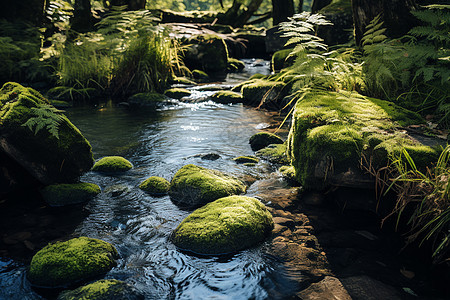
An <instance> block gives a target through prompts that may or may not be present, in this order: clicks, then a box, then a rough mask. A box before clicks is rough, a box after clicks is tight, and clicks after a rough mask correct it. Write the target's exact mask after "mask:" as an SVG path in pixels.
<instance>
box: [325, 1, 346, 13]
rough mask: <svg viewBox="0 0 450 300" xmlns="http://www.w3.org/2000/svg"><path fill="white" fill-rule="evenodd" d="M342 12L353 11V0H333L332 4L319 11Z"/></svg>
mask: <svg viewBox="0 0 450 300" xmlns="http://www.w3.org/2000/svg"><path fill="white" fill-rule="evenodd" d="M341 12H348V13H349V14H351V12H352V1H351V0H333V1H331V3H330V4H328V5H327V6H325V7H324V8H322V9H321V10H320V11H319V13H321V14H336V13H341Z"/></svg>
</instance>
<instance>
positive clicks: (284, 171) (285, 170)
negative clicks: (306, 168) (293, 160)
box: [278, 166, 297, 182]
mask: <svg viewBox="0 0 450 300" xmlns="http://www.w3.org/2000/svg"><path fill="white" fill-rule="evenodd" d="M278 171H279V172H280V173H281V175H283V177H284V178H286V179H287V180H289V181H293V182H297V179H296V178H295V169H294V167H293V166H281V167H280V168H279V169H278Z"/></svg>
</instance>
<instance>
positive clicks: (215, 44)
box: [184, 34, 228, 73]
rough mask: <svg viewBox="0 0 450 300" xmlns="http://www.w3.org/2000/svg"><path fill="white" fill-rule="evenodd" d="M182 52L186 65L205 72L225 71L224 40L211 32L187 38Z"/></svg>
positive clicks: (226, 51)
mask: <svg viewBox="0 0 450 300" xmlns="http://www.w3.org/2000/svg"><path fill="white" fill-rule="evenodd" d="M186 44H187V45H189V46H188V47H187V49H186V51H185V54H184V62H185V64H186V66H187V67H188V68H189V69H191V70H193V69H199V70H203V71H205V72H206V73H225V72H226V71H227V65H228V50H227V45H226V44H225V42H224V40H223V39H222V38H221V37H219V36H217V35H213V34H203V35H197V36H193V37H191V38H189V39H188V40H187V42H186Z"/></svg>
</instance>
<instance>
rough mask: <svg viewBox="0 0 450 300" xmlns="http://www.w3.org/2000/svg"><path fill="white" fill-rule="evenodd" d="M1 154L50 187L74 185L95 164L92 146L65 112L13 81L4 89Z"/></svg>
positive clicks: (0, 108)
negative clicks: (61, 184)
mask: <svg viewBox="0 0 450 300" xmlns="http://www.w3.org/2000/svg"><path fill="white" fill-rule="evenodd" d="M0 151H3V152H4V153H6V154H7V155H8V157H9V158H11V159H12V160H14V161H15V162H16V163H18V164H19V165H21V166H22V167H23V168H24V169H26V170H27V172H29V173H30V174H31V175H32V176H33V177H34V178H36V179H37V180H39V181H40V182H41V183H43V184H46V185H48V184H54V183H61V182H74V181H76V180H77V179H78V177H79V176H80V175H82V174H83V173H84V172H87V171H89V170H90V168H91V167H92V165H93V163H94V158H93V155H92V149H91V145H90V144H89V142H88V141H87V140H86V139H85V138H84V136H83V135H82V134H81V132H80V131H79V130H78V129H77V128H76V127H75V126H74V125H73V124H72V123H71V122H70V121H69V119H68V118H67V117H66V116H64V115H63V114H62V112H61V111H58V110H56V109H55V108H54V107H53V106H51V104H50V103H49V101H48V100H47V99H45V98H44V97H43V96H42V95H41V94H40V93H38V92H37V91H35V90H33V89H31V88H26V87H23V86H21V85H20V84H18V83H12V82H8V83H5V84H4V85H3V87H2V88H1V90H0Z"/></svg>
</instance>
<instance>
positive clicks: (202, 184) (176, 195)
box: [169, 164, 246, 206]
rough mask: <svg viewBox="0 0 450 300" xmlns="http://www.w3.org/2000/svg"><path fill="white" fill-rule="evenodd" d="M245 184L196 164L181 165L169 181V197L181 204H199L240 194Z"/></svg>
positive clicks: (244, 188) (243, 190)
mask: <svg viewBox="0 0 450 300" xmlns="http://www.w3.org/2000/svg"><path fill="white" fill-rule="evenodd" d="M245 190H246V186H245V185H244V184H243V183H242V182H241V181H240V180H238V179H237V178H235V177H232V176H229V175H226V174H224V173H222V172H220V171H217V170H211V169H206V168H202V167H199V166H196V165H192V164H190V165H186V166H184V167H182V168H181V169H180V170H178V172H177V173H176V174H175V176H174V177H173V178H172V181H171V183H170V189H169V195H170V198H171V199H172V200H173V201H174V202H175V203H177V204H180V205H182V206H200V205H203V204H205V203H208V202H211V201H214V200H216V199H219V198H222V197H226V196H230V195H236V194H242V193H244V192H245Z"/></svg>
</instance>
